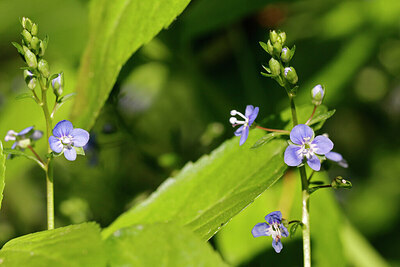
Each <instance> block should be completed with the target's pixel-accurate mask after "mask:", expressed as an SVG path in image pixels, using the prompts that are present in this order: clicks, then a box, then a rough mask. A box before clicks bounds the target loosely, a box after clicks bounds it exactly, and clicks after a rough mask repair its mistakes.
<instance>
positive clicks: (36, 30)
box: [31, 23, 39, 36]
mask: <svg viewBox="0 0 400 267" xmlns="http://www.w3.org/2000/svg"><path fill="white" fill-rule="evenodd" d="M38 31H39V27H38V25H37V24H36V23H33V24H32V30H31V34H32V35H33V36H36V35H37V34H38Z"/></svg>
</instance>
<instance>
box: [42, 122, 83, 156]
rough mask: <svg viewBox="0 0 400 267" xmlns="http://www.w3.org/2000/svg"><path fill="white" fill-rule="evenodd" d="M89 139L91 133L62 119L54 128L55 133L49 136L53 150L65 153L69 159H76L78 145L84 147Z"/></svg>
mask: <svg viewBox="0 0 400 267" xmlns="http://www.w3.org/2000/svg"><path fill="white" fill-rule="evenodd" d="M88 141H89V133H88V132H87V131H85V130H83V129H79V128H74V127H73V126H72V123H71V122H70V121H67V120H62V121H60V122H58V123H57V124H56V126H55V127H54V129H53V135H52V136H50V137H49V144H50V148H51V150H53V151H54V152H56V153H64V156H65V158H66V159H67V160H70V161H73V160H75V159H76V150H75V148H76V147H83V146H84V145H86V143H87V142H88Z"/></svg>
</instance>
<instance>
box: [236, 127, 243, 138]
mask: <svg viewBox="0 0 400 267" xmlns="http://www.w3.org/2000/svg"><path fill="white" fill-rule="evenodd" d="M243 128H244V125H242V126H240V127H239V128H238V129H237V130H236V131H235V135H236V136H241V135H242V131H243Z"/></svg>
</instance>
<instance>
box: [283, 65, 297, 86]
mask: <svg viewBox="0 0 400 267" xmlns="http://www.w3.org/2000/svg"><path fill="white" fill-rule="evenodd" d="M284 74H285V78H286V80H287V81H288V82H290V83H291V84H296V83H297V81H298V80H299V78H298V77H297V73H296V70H295V69H294V68H293V67H287V68H285V72H284Z"/></svg>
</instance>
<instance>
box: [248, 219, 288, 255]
mask: <svg viewBox="0 0 400 267" xmlns="http://www.w3.org/2000/svg"><path fill="white" fill-rule="evenodd" d="M265 220H266V221H267V223H257V224H256V225H255V226H254V227H253V229H252V230H251V233H252V235H253V236H254V237H259V236H271V237H272V247H273V248H274V249H275V252H276V253H279V252H281V250H282V248H283V245H282V242H281V238H282V237H288V236H289V232H288V230H287V229H286V227H285V226H284V225H283V224H282V213H281V212H280V211H274V212H271V213H270V214H268V215H267V216H265Z"/></svg>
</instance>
